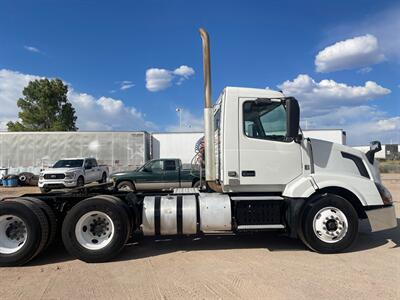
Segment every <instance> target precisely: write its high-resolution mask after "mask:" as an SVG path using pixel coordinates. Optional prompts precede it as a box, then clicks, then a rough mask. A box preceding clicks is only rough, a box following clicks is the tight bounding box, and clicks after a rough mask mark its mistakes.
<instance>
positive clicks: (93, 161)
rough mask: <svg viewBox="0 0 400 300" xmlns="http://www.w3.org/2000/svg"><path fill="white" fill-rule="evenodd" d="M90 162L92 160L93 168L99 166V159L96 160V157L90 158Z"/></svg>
mask: <svg viewBox="0 0 400 300" xmlns="http://www.w3.org/2000/svg"><path fill="white" fill-rule="evenodd" d="M90 162H91V164H92V168H93V167H97V161H96V160H95V159H93V158H92V159H91V160H90Z"/></svg>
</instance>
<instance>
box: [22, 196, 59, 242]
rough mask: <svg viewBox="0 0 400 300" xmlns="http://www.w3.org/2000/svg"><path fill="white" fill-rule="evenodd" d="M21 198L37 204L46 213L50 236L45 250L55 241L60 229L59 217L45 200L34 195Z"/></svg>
mask: <svg viewBox="0 0 400 300" xmlns="http://www.w3.org/2000/svg"><path fill="white" fill-rule="evenodd" d="M20 199H26V200H28V201H30V202H31V203H33V204H36V205H37V206H38V207H39V208H40V209H41V210H42V211H43V213H44V214H45V216H46V219H47V221H48V223H49V236H48V239H47V242H46V245H45V246H44V249H43V250H45V249H47V247H49V246H50V245H51V244H52V243H53V242H54V240H55V238H56V234H57V230H58V225H57V218H56V215H55V213H54V211H53V210H52V209H51V208H50V206H48V205H47V204H46V203H45V202H44V201H43V200H40V199H37V198H33V197H22V198H20Z"/></svg>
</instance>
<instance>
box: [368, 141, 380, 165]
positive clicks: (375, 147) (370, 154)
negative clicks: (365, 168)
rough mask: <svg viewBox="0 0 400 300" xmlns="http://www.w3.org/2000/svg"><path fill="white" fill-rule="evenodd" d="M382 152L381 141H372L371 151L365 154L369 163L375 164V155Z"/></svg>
mask: <svg viewBox="0 0 400 300" xmlns="http://www.w3.org/2000/svg"><path fill="white" fill-rule="evenodd" d="M381 150H382V145H381V142H379V141H372V142H371V143H370V144H369V150H368V152H367V153H365V156H366V157H367V159H368V161H369V162H370V163H371V164H373V163H374V159H375V153H376V152H379V151H381Z"/></svg>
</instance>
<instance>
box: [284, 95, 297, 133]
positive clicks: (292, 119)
mask: <svg viewBox="0 0 400 300" xmlns="http://www.w3.org/2000/svg"><path fill="white" fill-rule="evenodd" d="M299 128H300V107H299V102H297V100H296V99H295V98H287V99H286V131H287V133H286V137H288V138H291V139H293V140H297V138H298V136H299Z"/></svg>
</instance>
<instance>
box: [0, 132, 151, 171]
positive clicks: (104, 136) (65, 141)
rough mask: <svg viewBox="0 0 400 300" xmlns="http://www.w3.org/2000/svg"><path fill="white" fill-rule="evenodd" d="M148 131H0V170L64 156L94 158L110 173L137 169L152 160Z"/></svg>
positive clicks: (35, 168)
mask: <svg viewBox="0 0 400 300" xmlns="http://www.w3.org/2000/svg"><path fill="white" fill-rule="evenodd" d="M150 144H151V137H150V134H149V133H147V132H143V131H139V132H85V131H77V132H0V167H5V168H8V169H9V173H10V174H11V173H14V174H15V173H20V172H32V173H34V174H39V171H40V169H42V168H44V167H48V166H52V165H53V164H54V163H55V162H57V161H58V160H59V159H60V158H62V157H93V158H96V159H97V160H98V162H99V163H100V164H103V165H107V166H109V168H110V171H111V172H113V171H114V172H115V171H119V170H123V169H134V168H137V167H140V166H141V165H143V164H144V163H145V162H146V161H147V160H149V159H150V158H151V157H150V155H151V145H150Z"/></svg>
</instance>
